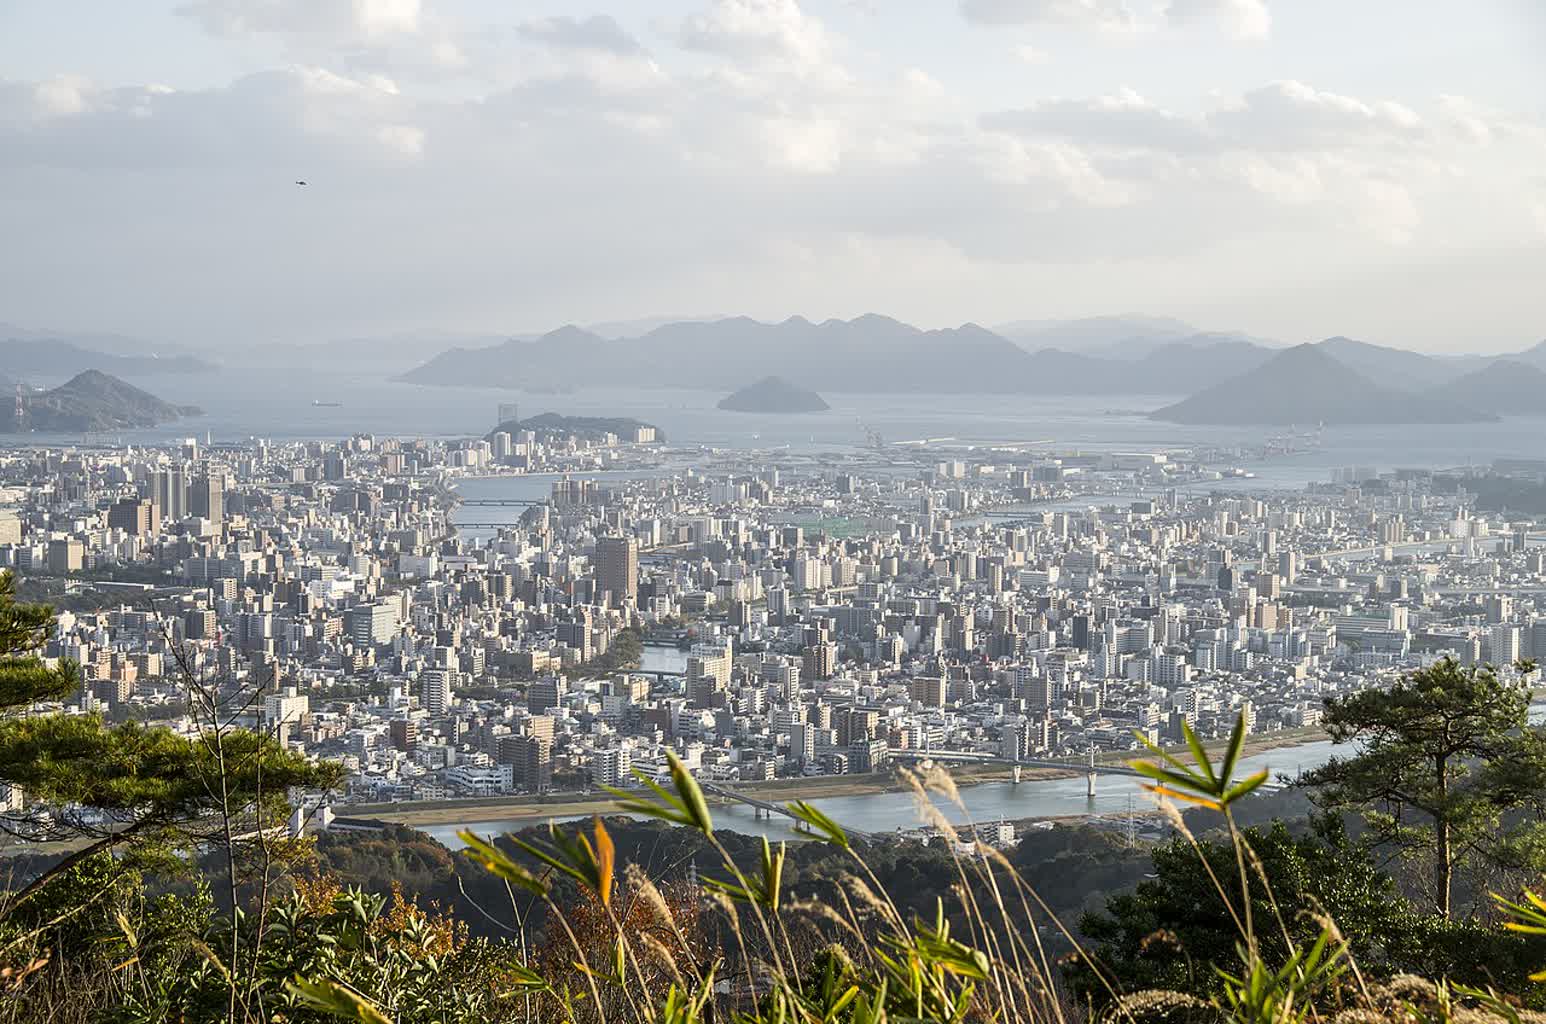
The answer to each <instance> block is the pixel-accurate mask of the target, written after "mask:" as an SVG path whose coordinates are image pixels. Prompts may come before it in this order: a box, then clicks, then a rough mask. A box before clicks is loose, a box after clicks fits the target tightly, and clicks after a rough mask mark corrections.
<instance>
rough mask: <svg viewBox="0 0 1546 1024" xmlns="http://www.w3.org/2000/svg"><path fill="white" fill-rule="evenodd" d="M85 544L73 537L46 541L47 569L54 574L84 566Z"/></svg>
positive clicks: (58, 574) (77, 570) (59, 574)
mask: <svg viewBox="0 0 1546 1024" xmlns="http://www.w3.org/2000/svg"><path fill="white" fill-rule="evenodd" d="M85 559H86V545H84V544H82V543H81V542H80V541H78V540H76V539H75V538H73V537H68V538H65V539H63V540H51V541H49V542H48V571H49V572H51V573H53V574H54V575H56V576H63V575H64V574H65V573H71V572H80V571H81V569H82V568H84V567H85Z"/></svg>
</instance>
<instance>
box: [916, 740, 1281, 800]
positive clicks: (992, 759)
mask: <svg viewBox="0 0 1546 1024" xmlns="http://www.w3.org/2000/svg"><path fill="white" fill-rule="evenodd" d="M891 758H892V760H896V761H936V762H940V763H943V764H994V765H1003V766H1004V767H1006V768H1009V769H1011V771H1012V772H1013V776H1012V777H1013V778H1014V781H1016V782H1019V781H1020V770H1021V769H1022V768H1041V769H1046V768H1051V769H1054V770H1057V771H1066V772H1077V773H1083V775H1084V778H1085V787H1086V791H1087V792H1088V794H1089V795H1090V796H1091V797H1094V796H1095V777H1096V776H1097V775H1119V776H1126V777H1127V778H1130V779H1146V778H1148V776H1147V775H1144V774H1143V773H1142V772H1140V771H1139V770H1138V769H1136V768H1134V767H1132V766H1131V765H1129V764H1127V763H1125V762H1118V763H1116V764H1112V763H1109V762H1102V761H1099V760H1097V759H1096V756H1095V748H1093V747H1091V748H1090V753H1089V756H1088V757H1087V758H1085V759H1083V760H1080V759H1074V758H1037V757H1026V758H1020V759H1019V760H1011V759H1010V758H1007V757H1002V756H1000V755H998V754H986V753H978V752H975V751H970V750H893V751H892V752H891ZM1261 788H1262V789H1263V790H1273V789H1278V788H1280V787H1279V785H1278V784H1277V783H1276V782H1274V781H1273V780H1271V779H1269V780H1268V781H1267V782H1265V783H1263V784H1262V787H1261Z"/></svg>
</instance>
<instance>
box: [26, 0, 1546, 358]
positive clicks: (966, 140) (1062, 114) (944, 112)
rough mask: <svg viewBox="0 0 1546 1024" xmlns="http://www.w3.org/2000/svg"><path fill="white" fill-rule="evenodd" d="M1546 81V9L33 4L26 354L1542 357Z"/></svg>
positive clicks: (1342, 3) (1036, 2)
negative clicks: (622, 335) (1528, 348)
mask: <svg viewBox="0 0 1546 1024" xmlns="http://www.w3.org/2000/svg"><path fill="white" fill-rule="evenodd" d="M1542 53H1546V5H1542V4H1541V3H1540V2H1539V0H1468V2H1467V3H1464V4H1456V3H1453V2H1451V0H803V2H797V0H566V2H562V3H560V2H539V0H181V2H177V0H174V2H167V0H0V320H3V321H6V322H10V323H15V324H20V325H24V326H29V327H52V328H77V329H95V330H117V331H122V332H125V333H134V334H142V335H146V336H149V337H158V338H165V339H171V340H177V341H182V342H190V343H206V342H207V343H210V344H233V343H244V344H245V343H251V342H255V341H263V340H269V339H273V340H284V341H306V340H314V339H321V338H328V337H336V336H348V335H359V334H362V333H375V332H397V331H408V330H415V329H428V328H434V329H444V330H453V331H462V330H465V331H524V330H531V329H542V328H547V327H551V326H554V325H557V324H559V323H563V322H567V321H578V322H586V321H596V320H604V319H621V318H627V317H635V316H645V315H649V314H656V313H680V314H690V313H706V312H733V313H748V314H751V315H753V316H759V317H763V318H782V317H784V316H787V315H790V314H795V313H799V314H803V315H805V316H808V317H812V318H822V317H827V316H845V317H846V316H852V315H856V314H859V313H862V312H865V311H871V310H873V311H877V312H883V313H886V314H889V315H893V316H897V317H900V318H903V319H908V320H911V321H914V322H916V323H919V324H920V325H923V326H931V327H932V326H942V325H947V324H956V323H960V322H962V321H965V320H975V321H977V322H980V323H986V324H992V323H997V322H1001V321H1005V320H1011V319H1022V318H1038V319H1039V318H1053V317H1074V316H1086V315H1094V314H1101V313H1115V312H1123V311H1143V312H1148V313H1155V314H1168V315H1173V316H1179V317H1182V318H1185V319H1188V320H1190V321H1192V322H1194V323H1197V324H1199V325H1201V326H1204V327H1207V328H1217V329H1225V328H1238V329H1244V330H1248V331H1251V332H1254V333H1257V334H1262V335H1267V336H1271V337H1276V338H1280V339H1282V340H1289V341H1299V340H1310V339H1314V338H1319V337H1324V336H1326V335H1330V334H1348V335H1353V336H1355V337H1361V338H1366V339H1368V340H1371V341H1379V342H1384V343H1388V344H1399V345H1405V346H1409V347H1415V348H1424V349H1434V350H1437V349H1450V350H1457V351H1458V350H1471V351H1498V350H1506V349H1511V348H1512V349H1517V348H1521V347H1524V346H1525V345H1528V344H1532V343H1534V342H1536V341H1539V340H1541V339H1542V338H1546V63H1543V62H1542V60H1541V58H1540V55H1541V54H1542ZM295 179H305V180H306V181H307V182H309V185H308V186H307V187H305V188H301V187H298V186H296V185H294V184H292V182H293V181H294V180H295Z"/></svg>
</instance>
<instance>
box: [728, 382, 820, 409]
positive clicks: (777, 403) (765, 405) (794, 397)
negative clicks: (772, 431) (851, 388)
mask: <svg viewBox="0 0 1546 1024" xmlns="http://www.w3.org/2000/svg"><path fill="white" fill-rule="evenodd" d="M719 408H721V409H729V410H730V411H731V412H780V413H784V412H788V413H794V412H826V411H827V410H828V409H830V408H832V407H831V406H830V405H828V404H827V403H826V401H825V400H824V399H823V398H822V397H821V396H820V395H818V394H816V392H814V391H807V390H806V389H805V388H801V387H796V386H795V385H793V384H791V383H789V382H788V381H787V380H785V379H784V378H782V377H764V378H762V379H761V380H759V381H758V382H757V383H755V384H752V385H751V386H749V387H744V388H742V389H741V390H739V391H737V392H736V393H735V394H733V395H729V396H727V397H726V398H724V399H723V400H721V401H720V403H719Z"/></svg>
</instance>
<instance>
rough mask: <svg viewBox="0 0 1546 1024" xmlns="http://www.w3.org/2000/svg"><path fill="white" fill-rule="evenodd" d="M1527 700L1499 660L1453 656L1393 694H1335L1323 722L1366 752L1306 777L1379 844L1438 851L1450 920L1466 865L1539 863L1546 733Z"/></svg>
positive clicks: (1438, 888) (1421, 852) (1438, 903)
mask: <svg viewBox="0 0 1546 1024" xmlns="http://www.w3.org/2000/svg"><path fill="white" fill-rule="evenodd" d="M1529 704H1530V694H1529V691H1528V690H1526V689H1525V688H1524V687H1523V686H1520V685H1518V684H1516V683H1513V682H1508V681H1505V680H1503V679H1500V678H1499V676H1498V674H1497V673H1496V672H1495V671H1494V670H1493V669H1492V667H1491V666H1487V665H1482V666H1473V667H1463V666H1461V665H1459V664H1457V663H1456V662H1455V661H1454V660H1453V659H1451V658H1445V659H1444V660H1442V661H1439V662H1437V663H1436V664H1434V665H1432V666H1430V667H1428V668H1425V669H1420V670H1418V671H1416V672H1413V673H1412V674H1411V675H1409V676H1407V677H1406V678H1405V679H1402V680H1401V681H1400V682H1398V683H1397V684H1396V685H1395V686H1394V687H1392V688H1391V689H1389V690H1364V691H1362V692H1360V693H1356V694H1353V695H1352V696H1349V697H1345V698H1342V699H1340V700H1333V701H1329V702H1328V703H1327V706H1326V717H1325V726H1326V730H1327V731H1328V732H1329V733H1330V734H1331V737H1332V738H1333V739H1334V740H1336V741H1337V742H1339V743H1345V742H1354V743H1357V744H1358V745H1359V748H1358V753H1356V754H1354V755H1352V756H1350V757H1337V758H1333V759H1332V760H1331V761H1329V762H1327V763H1326V764H1325V765H1323V766H1322V767H1320V768H1318V769H1316V770H1315V771H1313V772H1310V773H1308V774H1307V775H1306V776H1304V777H1303V778H1302V779H1301V780H1300V784H1301V785H1304V786H1307V787H1309V788H1310V789H1311V790H1312V799H1314V800H1315V802H1316V803H1317V804H1318V805H1319V806H1321V807H1323V808H1335V809H1344V808H1345V809H1355V810H1358V811H1360V812H1361V813H1362V814H1363V816H1364V817H1365V819H1367V821H1368V823H1369V826H1370V828H1371V829H1372V830H1373V833H1374V836H1375V838H1376V839H1377V841H1379V842H1381V843H1385V844H1390V845H1393V846H1394V847H1395V848H1397V849H1398V850H1400V851H1401V852H1402V853H1403V854H1405V855H1407V856H1418V857H1424V856H1426V857H1430V858H1431V859H1432V888H1433V904H1434V909H1435V910H1436V911H1437V913H1438V914H1439V916H1440V917H1442V918H1448V917H1449V916H1450V914H1451V912H1452V909H1453V908H1452V906H1451V903H1452V893H1453V889H1454V882H1455V876H1456V872H1457V870H1458V869H1460V868H1462V867H1465V866H1467V865H1476V866H1490V867H1512V868H1522V869H1538V868H1539V867H1540V861H1541V851H1542V849H1543V837H1546V830H1543V828H1542V826H1541V824H1540V813H1541V812H1542V811H1543V810H1546V737H1543V735H1542V733H1541V731H1540V730H1539V729H1537V728H1534V727H1532V726H1530V724H1529V722H1528V719H1527V714H1528V711H1529ZM1525 811H1533V812H1534V813H1533V814H1527V813H1521V812H1525Z"/></svg>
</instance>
